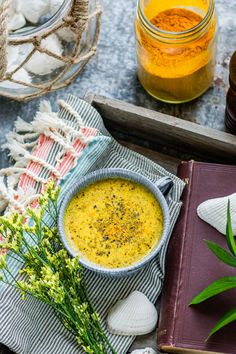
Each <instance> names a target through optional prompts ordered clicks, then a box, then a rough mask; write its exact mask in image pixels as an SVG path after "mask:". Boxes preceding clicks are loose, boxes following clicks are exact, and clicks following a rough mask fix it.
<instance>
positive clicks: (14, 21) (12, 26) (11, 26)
mask: <svg viewBox="0 0 236 354" xmlns="http://www.w3.org/2000/svg"><path fill="white" fill-rule="evenodd" d="M25 24H26V20H25V17H24V16H23V14H22V13H14V14H13V15H11V16H10V17H9V18H8V21H7V28H8V31H15V30H17V29H19V28H22V27H24V26H25Z"/></svg>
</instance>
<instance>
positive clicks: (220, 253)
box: [206, 241, 236, 267]
mask: <svg viewBox="0 0 236 354" xmlns="http://www.w3.org/2000/svg"><path fill="white" fill-rule="evenodd" d="M206 243H207V246H208V247H209V248H210V250H211V251H212V252H213V253H214V254H215V256H216V257H217V258H218V259H219V260H220V261H222V262H223V263H225V264H228V265H229V266H231V267H236V257H234V256H232V255H231V254H230V253H229V252H227V251H226V250H225V249H224V248H222V247H220V246H218V245H217V244H216V243H214V242H212V241H206Z"/></svg>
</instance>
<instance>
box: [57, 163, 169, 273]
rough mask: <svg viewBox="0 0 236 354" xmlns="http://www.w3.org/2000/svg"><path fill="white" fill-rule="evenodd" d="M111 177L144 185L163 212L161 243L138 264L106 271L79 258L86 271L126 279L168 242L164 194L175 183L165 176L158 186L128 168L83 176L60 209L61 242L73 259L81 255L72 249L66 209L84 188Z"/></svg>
mask: <svg viewBox="0 0 236 354" xmlns="http://www.w3.org/2000/svg"><path fill="white" fill-rule="evenodd" d="M109 178H123V179H128V180H131V181H134V182H136V183H139V184H141V185H143V186H144V187H146V188H147V189H148V190H149V191H150V192H151V193H152V194H153V195H154V197H155V198H156V200H157V202H158V203H159V205H160V207H161V209H162V213H163V231H162V235H161V237H160V241H159V243H158V244H157V245H156V247H154V248H153V250H152V251H151V252H149V253H148V254H147V255H146V256H145V257H143V258H142V259H141V260H139V261H138V262H136V263H134V264H132V265H130V266H127V267H124V268H106V267H102V266H100V265H97V264H94V263H92V262H90V261H89V260H87V259H85V258H83V256H81V258H80V263H81V264H82V265H83V266H84V267H85V268H87V269H90V270H92V271H94V272H96V273H99V274H101V275H104V276H109V277H124V276H127V275H130V274H133V273H135V272H137V271H138V270H140V269H142V268H143V267H144V266H145V265H146V264H147V263H148V262H150V261H151V260H152V259H153V258H154V257H155V256H156V255H157V254H158V253H159V252H160V250H161V248H162V247H163V245H164V244H165V243H166V242H167V239H168V233H169V226H170V216H169V208H168V205H167V203H166V200H165V197H164V195H165V194H167V193H168V192H169V190H170V189H171V188H172V186H173V182H172V180H171V179H170V178H169V177H164V178H161V179H159V180H158V181H157V182H156V183H153V182H151V181H150V180H149V179H147V178H146V177H144V176H142V175H140V174H138V173H136V172H132V171H129V170H126V169H118V168H107V169H101V170H97V171H95V172H92V173H90V174H88V175H86V176H84V177H82V178H81V179H80V180H79V181H78V182H77V183H75V184H74V185H72V186H71V189H70V190H69V192H68V194H67V195H66V197H65V198H64V200H63V201H62V204H61V206H60V210H59V217H58V229H59V233H60V236H61V240H62V242H63V244H64V246H65V248H66V249H67V251H68V252H69V253H70V254H71V256H72V257H75V256H76V255H78V252H76V251H75V250H74V249H73V247H72V246H71V245H70V243H69V241H68V238H67V236H66V233H65V229H64V216H65V211H66V209H67V206H68V204H69V203H70V201H71V199H72V198H73V197H74V196H75V195H76V194H77V193H78V192H80V191H81V190H82V189H84V188H85V187H87V186H89V185H90V184H94V183H95V182H97V181H100V180H104V179H109Z"/></svg>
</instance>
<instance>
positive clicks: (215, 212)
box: [197, 193, 236, 235]
mask: <svg viewBox="0 0 236 354" xmlns="http://www.w3.org/2000/svg"><path fill="white" fill-rule="evenodd" d="M228 200H230V210H231V222H232V229H233V233H234V235H236V193H234V194H231V195H229V196H227V197H223V198H215V199H209V200H206V201H205V202H203V203H202V204H200V205H199V206H198V208H197V214H198V216H199V217H200V218H201V219H202V220H204V221H205V222H207V223H208V224H210V225H211V226H213V227H214V228H216V229H217V230H218V231H219V232H221V233H222V234H223V235H226V224H227V206H228Z"/></svg>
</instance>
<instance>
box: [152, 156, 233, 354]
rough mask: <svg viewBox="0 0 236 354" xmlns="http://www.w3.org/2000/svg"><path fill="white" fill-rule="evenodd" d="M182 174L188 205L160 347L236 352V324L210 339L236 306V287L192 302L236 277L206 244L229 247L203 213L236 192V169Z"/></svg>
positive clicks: (183, 168) (189, 166) (174, 244)
mask: <svg viewBox="0 0 236 354" xmlns="http://www.w3.org/2000/svg"><path fill="white" fill-rule="evenodd" d="M178 176H179V177H180V178H182V179H183V180H185V182H186V183H187V185H186V188H185V191H184V193H183V197H182V201H183V207H182V211H181V214H180V217H179V220H178V222H177V225H176V227H175V230H174V232H173V235H172V238H171V241H170V244H169V248H168V255H167V268H166V277H165V283H164V290H163V294H162V301H161V312H160V321H159V329H158V348H159V349H160V350H161V351H163V352H168V353H186V354H187V353H224V354H234V353H236V336H235V333H236V323H232V324H230V325H228V326H226V327H225V328H223V329H222V330H221V331H220V332H218V333H217V334H215V335H214V336H212V337H211V338H210V339H209V340H208V341H207V342H206V341H205V340H206V338H207V336H208V334H209V332H210V330H211V329H212V327H213V326H214V325H215V323H216V322H217V321H218V320H219V319H220V318H221V317H222V316H223V315H224V314H225V313H226V312H227V311H229V310H230V309H232V308H234V307H236V289H232V290H229V291H227V292H226V293H222V294H219V295H218V296H216V297H214V298H212V299H209V300H207V301H206V302H204V303H202V304H200V305H197V306H191V307H189V303H190V302H191V300H192V299H193V298H194V297H195V296H196V295H197V294H198V293H199V292H200V291H202V290H203V289H204V288H205V287H207V286H208V285H209V284H210V283H212V282H213V281H215V280H217V279H219V278H221V277H224V276H233V275H236V270H235V268H232V267H229V266H227V265H225V264H223V263H221V262H220V261H219V260H218V259H217V258H216V257H215V255H214V254H213V253H212V252H211V251H210V250H209V249H208V247H207V245H206V243H205V242H204V240H211V241H213V242H215V243H217V244H219V245H220V246H222V247H224V248H227V244H226V238H225V236H224V235H222V234H221V233H219V232H218V231H217V230H216V229H214V228H213V227H212V226H210V225H208V224H207V223H205V222H204V221H202V220H201V219H200V218H199V217H198V215H197V207H198V205H199V204H200V203H202V202H204V201H206V200H207V199H212V198H217V197H224V196H227V195H230V194H232V193H234V192H236V166H227V165H217V164H207V163H199V162H194V161H190V162H186V163H182V164H181V165H180V166H179V169H178Z"/></svg>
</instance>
